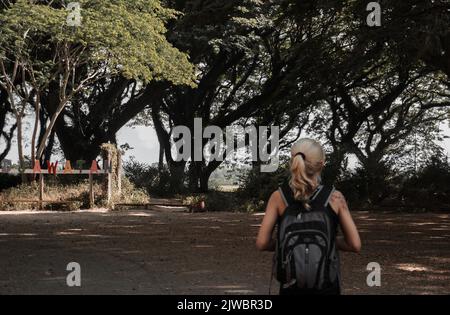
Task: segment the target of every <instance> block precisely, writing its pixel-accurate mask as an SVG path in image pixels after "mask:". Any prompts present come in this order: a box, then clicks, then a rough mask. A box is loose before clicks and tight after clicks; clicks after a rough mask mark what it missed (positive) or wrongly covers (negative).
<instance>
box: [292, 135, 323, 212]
mask: <svg viewBox="0 0 450 315" xmlns="http://www.w3.org/2000/svg"><path fill="white" fill-rule="evenodd" d="M324 163H325V151H324V149H323V147H322V145H321V144H320V143H319V142H317V141H316V140H313V139H300V140H299V141H298V142H297V143H295V144H294V145H293V146H292V149H291V164H290V166H291V179H290V181H289V186H290V187H291V189H292V191H293V193H294V198H295V199H296V200H299V201H301V202H302V203H303V205H304V206H305V208H307V209H310V206H309V204H308V201H309V197H310V196H311V195H312V194H313V193H314V191H315V190H316V188H317V187H318V186H319V176H320V173H321V171H322V169H323V166H324Z"/></svg>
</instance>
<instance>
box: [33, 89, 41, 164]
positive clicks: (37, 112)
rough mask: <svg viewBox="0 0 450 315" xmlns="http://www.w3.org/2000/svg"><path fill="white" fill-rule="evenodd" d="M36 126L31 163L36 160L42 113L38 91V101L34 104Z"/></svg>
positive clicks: (37, 92)
mask: <svg viewBox="0 0 450 315" xmlns="http://www.w3.org/2000/svg"><path fill="white" fill-rule="evenodd" d="M34 110H35V113H34V115H35V116H34V128H33V136H32V137H31V163H34V162H35V161H36V137H37V132H38V127H39V119H40V115H41V112H40V111H41V101H40V92H39V91H36V103H35V104H34Z"/></svg>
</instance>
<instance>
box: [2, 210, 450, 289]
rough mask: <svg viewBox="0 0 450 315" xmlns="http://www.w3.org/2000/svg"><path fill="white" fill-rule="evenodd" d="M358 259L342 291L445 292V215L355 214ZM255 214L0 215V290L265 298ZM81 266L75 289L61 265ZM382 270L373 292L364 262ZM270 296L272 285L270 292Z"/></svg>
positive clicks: (448, 228) (448, 225) (346, 262)
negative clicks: (360, 244) (359, 243)
mask: <svg viewBox="0 0 450 315" xmlns="http://www.w3.org/2000/svg"><path fill="white" fill-rule="evenodd" d="M354 216H355V219H356V222H357V224H358V226H359V229H360V232H361V236H362V239H363V251H362V253H361V254H360V255H355V254H344V255H342V269H343V270H342V272H343V278H344V283H343V288H344V293H345V294H449V293H450V215H448V214H400V213H378V214H373V213H367V212H364V213H355V214H354ZM260 220H261V215H250V214H234V213H203V214H202V213H200V214H189V213H185V212H183V211H180V210H179V209H162V208H159V209H154V210H151V211H143V210H142V211H141V210H133V211H121V212H112V213H108V212H101V211H97V212H76V213H0V294H54V293H59V294H76V293H82V294H107V293H110V294H267V293H268V287H269V280H270V270H271V254H270V253H259V252H257V251H256V250H255V248H254V239H255V234H256V232H257V228H258V224H259V222H260ZM72 261H75V262H78V263H80V265H81V268H82V269H81V275H82V286H81V288H68V287H67V286H66V281H65V278H66V275H67V273H68V272H67V271H66V265H67V264H68V263H69V262H72ZM369 262H378V263H380V264H381V266H382V268H383V269H382V286H381V287H378V288H369V287H368V286H367V285H366V276H367V274H368V272H367V271H366V266H367V264H368V263H369ZM273 287H274V291H275V292H276V291H277V290H276V288H275V287H276V285H274V286H273Z"/></svg>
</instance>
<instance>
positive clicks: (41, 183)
mask: <svg viewBox="0 0 450 315" xmlns="http://www.w3.org/2000/svg"><path fill="white" fill-rule="evenodd" d="M43 201H44V175H43V174H42V173H40V174H39V210H43V209H44V205H43Z"/></svg>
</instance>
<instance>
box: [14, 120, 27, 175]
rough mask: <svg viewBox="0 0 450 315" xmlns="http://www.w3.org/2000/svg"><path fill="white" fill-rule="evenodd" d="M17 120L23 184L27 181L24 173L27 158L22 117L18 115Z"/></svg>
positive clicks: (18, 148) (18, 149)
mask: <svg viewBox="0 0 450 315" xmlns="http://www.w3.org/2000/svg"><path fill="white" fill-rule="evenodd" d="M16 120H17V151H18V152H17V153H18V154H19V169H20V174H21V179H22V183H25V182H26V181H27V178H26V175H25V173H24V172H23V169H24V168H25V158H24V156H23V135H22V132H23V130H22V116H21V115H20V114H16Z"/></svg>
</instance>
